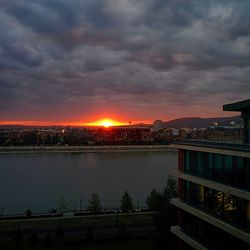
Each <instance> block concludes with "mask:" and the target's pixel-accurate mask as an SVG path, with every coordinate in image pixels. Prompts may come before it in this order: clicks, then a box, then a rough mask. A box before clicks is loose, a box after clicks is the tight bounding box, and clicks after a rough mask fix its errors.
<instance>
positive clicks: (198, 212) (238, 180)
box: [171, 99, 250, 250]
mask: <svg viewBox="0 0 250 250" xmlns="http://www.w3.org/2000/svg"><path fill="white" fill-rule="evenodd" d="M223 110H224V111H240V112H241V116H242V118H243V119H244V136H243V142H242V143H240V144H235V143H228V142H227V143H224V142H212V141H193V140H189V141H188V140H187V141H183V142H178V143H176V144H175V147H176V148H177V149H178V171H177V177H178V198H175V199H172V200H171V203H172V204H173V205H175V206H176V207H177V208H178V225H176V226H173V227H171V232H172V233H174V234H175V235H176V236H177V237H178V238H179V240H178V242H179V246H178V248H179V249H193V248H194V249H227V250H228V249H237V250H240V249H250V99H249V100H245V101H241V102H237V103H232V104H227V105H224V106H223Z"/></svg>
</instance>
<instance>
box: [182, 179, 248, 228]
mask: <svg viewBox="0 0 250 250" xmlns="http://www.w3.org/2000/svg"><path fill="white" fill-rule="evenodd" d="M179 181H180V189H181V192H180V198H181V199H182V200H184V201H186V202H187V203H189V204H191V205H193V206H195V207H197V208H200V209H202V210H205V211H207V212H208V213H210V214H212V215H215V216H216V217H218V218H221V219H223V220H225V221H227V222H229V223H231V224H234V225H237V226H239V227H241V228H244V229H245V230H246V231H250V201H247V200H244V199H241V198H238V197H236V196H233V195H230V194H227V193H224V192H221V191H217V190H214V189H211V188H208V187H205V186H202V185H198V184H196V183H193V182H189V181H185V180H179Z"/></svg>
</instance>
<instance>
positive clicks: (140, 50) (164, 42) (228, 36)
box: [0, 0, 250, 119]
mask: <svg viewBox="0 0 250 250" xmlns="http://www.w3.org/2000/svg"><path fill="white" fill-rule="evenodd" d="M0 5H1V8H0V73H1V74H0V105H1V107H2V109H1V110H0V115H1V116H2V117H3V118H1V117H0V118H1V119H5V117H7V116H6V114H7V113H8V110H11V112H12V115H13V117H15V115H16V114H15V110H17V112H19V111H18V110H19V109H24V110H26V111H27V114H26V117H27V118H29V117H30V118H32V115H33V113H34V112H36V111H37V110H39V112H41V113H43V114H46V112H47V110H48V108H49V109H50V112H52V111H51V110H53V109H54V110H60V109H62V110H63V109H64V108H65V107H78V108H76V110H77V109H78V111H77V112H78V113H79V114H84V110H86V109H88V108H89V107H90V106H91V105H92V106H96V107H100V109H102V108H103V107H105V105H106V106H112V105H116V106H117V107H120V108H121V109H123V110H126V109H128V110H130V109H131V108H133V109H135V106H137V107H138V110H140V111H142V110H144V111H145V110H148V112H152V111H151V110H150V109H149V108H150V106H152V107H154V106H157V107H158V108H159V109H160V110H164V109H165V107H166V106H169V105H171V106H172V107H176V108H177V107H178V106H182V104H183V102H185V104H186V105H187V107H188V105H190V106H192V105H195V103H197V105H202V103H204V105H208V104H209V105H211V106H213V107H216V108H217V109H218V106H220V105H221V104H222V103H224V102H227V101H231V100H237V99H241V98H248V97H249V94H250V91H249V85H250V84H249V78H250V29H249V27H250V14H249V13H250V2H249V1H244V0H242V1H224V0H219V1H200V0H199V1H198V0H193V1H191V0H177V1H165V0H105V1H104V0H85V1H83V0H75V1H68V0H60V1H58V0H23V1H20V0H18V1H17V0H12V1H6V0H2V1H0ZM232 95H234V97H232ZM218 102H219V103H218ZM31 106H32V108H31ZM29 112H30V113H29ZM55 115H56V113H55Z"/></svg>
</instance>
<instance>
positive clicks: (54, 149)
mask: <svg viewBox="0 0 250 250" xmlns="http://www.w3.org/2000/svg"><path fill="white" fill-rule="evenodd" d="M125 151H137V152H138V151H142V152H147V151H148V152H161V151H175V149H173V148H171V147H170V145H126V146H123V145H112V146H111V145H105V146H15V147H12V146H7V147H0V154H1V153H44V152H45V153H73V154H74V153H75V154H78V153H92V152H93V153H94V152H125Z"/></svg>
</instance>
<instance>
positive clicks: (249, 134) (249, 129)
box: [246, 118, 250, 143]
mask: <svg viewBox="0 0 250 250" xmlns="http://www.w3.org/2000/svg"><path fill="white" fill-rule="evenodd" d="M246 133H247V139H246V142H247V143H250V118H247V132H246Z"/></svg>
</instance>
